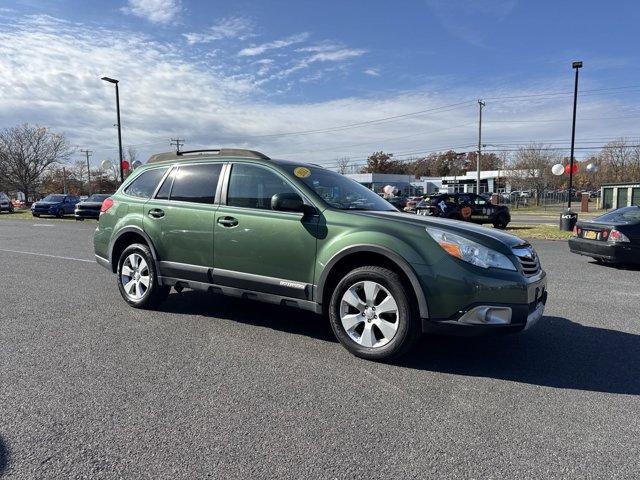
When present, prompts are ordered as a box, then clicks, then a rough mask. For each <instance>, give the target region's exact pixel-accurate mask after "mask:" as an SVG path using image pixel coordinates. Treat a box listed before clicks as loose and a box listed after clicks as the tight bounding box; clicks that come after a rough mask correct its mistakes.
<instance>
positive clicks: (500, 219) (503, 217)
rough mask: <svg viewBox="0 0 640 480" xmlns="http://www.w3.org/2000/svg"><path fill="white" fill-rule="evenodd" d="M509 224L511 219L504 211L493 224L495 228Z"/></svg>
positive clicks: (502, 227)
mask: <svg viewBox="0 0 640 480" xmlns="http://www.w3.org/2000/svg"><path fill="white" fill-rule="evenodd" d="M507 225H509V221H508V220H507V216H506V215H505V214H504V213H499V214H498V216H497V217H496V219H495V220H494V221H493V226H494V227H495V228H500V229H504V228H507Z"/></svg>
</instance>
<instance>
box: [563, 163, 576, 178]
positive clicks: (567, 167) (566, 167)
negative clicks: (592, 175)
mask: <svg viewBox="0 0 640 480" xmlns="http://www.w3.org/2000/svg"><path fill="white" fill-rule="evenodd" d="M569 170H571V164H570V163H567V164H566V165H565V167H564V173H566V174H567V175H569ZM572 173H573V174H574V175H575V174H576V173H578V164H577V163H575V162H573V172H572Z"/></svg>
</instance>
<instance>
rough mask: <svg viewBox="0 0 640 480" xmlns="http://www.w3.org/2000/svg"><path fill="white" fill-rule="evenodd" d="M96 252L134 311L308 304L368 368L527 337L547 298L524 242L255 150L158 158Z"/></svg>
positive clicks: (127, 195) (102, 229)
mask: <svg viewBox="0 0 640 480" xmlns="http://www.w3.org/2000/svg"><path fill="white" fill-rule="evenodd" d="M94 246H95V254H96V260H97V261H98V263H100V264H101V265H103V266H105V267H106V268H108V269H109V270H111V271H112V272H113V273H115V274H116V275H117V282H118V288H119V289H120V293H121V294H122V297H123V298H124V300H125V301H126V302H127V303H128V304H129V305H131V306H133V307H136V308H146V307H152V306H153V307H155V306H157V305H158V304H159V303H160V302H162V301H163V300H165V299H166V298H167V296H168V295H169V292H170V289H171V287H173V288H174V290H176V291H177V292H180V291H182V289H184V288H191V289H198V290H205V291H209V292H214V293H219V294H225V295H232V296H236V297H241V298H245V299H250V300H261V301H266V302H271V303H277V304H280V305H286V306H291V307H298V308H302V309H305V310H310V311H313V312H316V313H318V314H323V315H327V316H328V318H329V321H330V323H331V327H332V329H333V331H334V332H335V335H336V337H337V338H338V340H340V342H341V343H342V344H343V345H344V346H345V347H346V348H347V349H348V350H349V351H351V352H352V353H354V354H355V355H358V356H361V357H365V358H369V359H386V358H391V357H394V356H397V355H399V354H401V353H403V352H406V351H407V350H408V349H409V348H410V347H411V345H412V344H413V343H414V342H415V340H416V339H417V338H418V337H419V336H420V334H421V333H422V332H437V333H452V334H464V335H466V334H476V333H485V332H517V331H520V330H523V329H525V328H527V327H529V326H530V325H531V324H533V323H534V322H536V321H537V320H538V319H539V318H541V317H542V313H543V310H544V305H545V302H546V299H547V292H546V278H545V277H546V275H545V273H544V271H543V270H542V269H541V268H540V262H539V260H538V257H537V255H536V253H535V251H534V250H533V248H532V247H531V246H530V245H529V244H527V243H526V242H524V241H522V240H521V239H519V238H517V237H514V236H512V235H509V234H506V233H504V232H501V231H497V230H493V229H488V228H485V227H481V226H477V225H473V224H469V223H465V222H459V221H456V220H447V219H441V218H430V217H424V216H418V215H409V214H406V213H401V212H399V211H398V210H397V209H395V208H394V207H393V206H392V205H391V204H389V203H388V202H386V201H385V200H383V199H382V198H380V197H379V196H378V195H376V194H375V193H374V192H372V191H370V190H368V189H367V188H365V187H363V186H362V185H360V184H358V183H356V182H355V181H353V180H350V179H348V178H346V177H344V176H342V175H340V174H339V173H336V172H333V171H330V170H327V169H325V168H322V167H320V166H317V165H311V164H304V163H298V162H289V161H281V160H272V159H270V158H268V157H267V156H265V155H263V154H261V153H258V152H253V151H249V150H234V149H221V150H205V151H194V152H181V153H169V154H159V155H154V156H152V157H151V158H150V159H149V161H148V162H147V164H146V165H145V166H144V167H141V168H139V169H137V170H136V171H135V172H134V173H133V174H132V175H131V176H130V177H129V178H128V179H127V180H126V181H125V182H124V184H123V185H122V186H121V187H120V188H119V189H118V191H117V192H116V193H115V194H114V195H113V196H112V197H110V198H108V199H107V200H105V201H104V203H103V205H102V212H101V214H100V222H99V226H98V228H97V229H96V232H95V236H94ZM212 308H213V309H215V303H214V304H212Z"/></svg>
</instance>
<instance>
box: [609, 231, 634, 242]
mask: <svg viewBox="0 0 640 480" xmlns="http://www.w3.org/2000/svg"><path fill="white" fill-rule="evenodd" d="M609 241H610V242H628V241H629V238H628V237H627V236H626V235H625V234H624V233H622V232H619V231H618V230H611V233H610V234H609Z"/></svg>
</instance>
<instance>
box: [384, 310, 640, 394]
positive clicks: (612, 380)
mask: <svg viewBox="0 0 640 480" xmlns="http://www.w3.org/2000/svg"><path fill="white" fill-rule="evenodd" d="M395 364H396V365H401V366H404V367H409V368H415V369H420V370H429V371H434V372H443V373H451V374H455V375H469V376H476V377H489V378H496V379H501V380H510V381H514V382H522V383H529V384H534V385H541V386H546V387H555V388H568V389H576V390H588V391H594V392H608V393H621V394H626V395H640V381H639V380H638V374H639V373H640V335H635V334H631V333H625V332H621V331H617V330H609V329H606V328H599V327H592V326H585V325H581V324H579V323H576V322H572V321H571V320H568V319H566V318H562V317H544V318H542V319H541V320H540V322H539V323H538V324H537V325H536V326H535V327H532V328H531V330H528V331H526V332H523V333H520V334H515V335H508V336H500V337H475V338H455V337H426V338H423V339H422V340H421V342H420V344H419V345H418V346H417V348H416V349H415V350H413V352H411V353H410V354H409V355H407V356H405V357H404V358H402V359H400V360H399V361H397V362H395Z"/></svg>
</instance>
